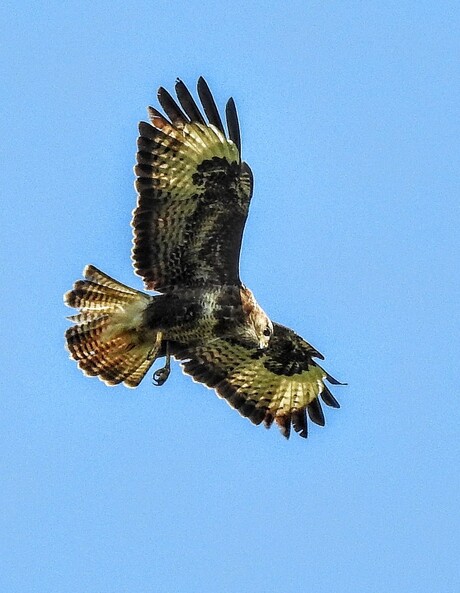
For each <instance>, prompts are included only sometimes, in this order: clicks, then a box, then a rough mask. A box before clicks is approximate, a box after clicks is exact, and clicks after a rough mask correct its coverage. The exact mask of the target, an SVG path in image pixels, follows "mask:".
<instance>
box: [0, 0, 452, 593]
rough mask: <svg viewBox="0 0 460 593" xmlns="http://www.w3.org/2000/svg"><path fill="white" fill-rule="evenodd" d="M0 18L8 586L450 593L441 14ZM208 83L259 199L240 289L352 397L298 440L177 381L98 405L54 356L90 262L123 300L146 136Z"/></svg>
mask: <svg viewBox="0 0 460 593" xmlns="http://www.w3.org/2000/svg"><path fill="white" fill-rule="evenodd" d="M0 19H1V22H2V26H1V30H2V32H1V37H2V41H1V48H2V49H1V52H0V62H1V72H2V84H1V89H0V97H1V98H0V107H1V110H0V113H1V115H0V118H1V124H0V132H1V140H2V141H1V147H0V150H1V170H0V177H1V196H2V219H3V222H2V228H3V234H2V238H3V247H2V253H1V266H2V290H1V291H0V293H1V310H2V314H1V326H2V330H1V342H0V344H1V348H2V372H1V380H0V381H1V390H2V394H1V400H0V403H1V414H0V447H1V456H0V463H1V468H0V475H1V486H0V503H1V514H0V524H1V530H2V534H1V537H0V546H2V547H3V550H1V554H0V555H1V566H0V590H1V591H5V592H7V593H16V592H18V593H29V592H40V593H48V592H50V593H51V592H56V593H92V592H95V593H125V592H126V593H128V592H129V593H147V592H152V591H153V592H155V593H156V592H159V593H163V592H165V593H169V592H176V591H177V592H179V591H180V592H181V593H195V592H196V593H202V592H203V591H204V592H207V591H209V592H213V593H214V592H215V593H241V592H243V593H244V592H251V593H269V592H278V591H283V593H292V592H299V591H308V592H309V593H330V592H331V591H334V593H349V592H350V593H356V592H358V593H360V592H365V593H380V592H382V593H383V592H385V593H388V592H390V593H391V592H393V591H395V592H398V593H399V592H406V591H417V592H420V593H425V592H430V593H433V592H436V593H451V592H453V591H458V590H460V576H459V563H458V559H459V552H460V550H459V541H458V535H459V511H458V509H459V507H460V500H459V454H460V450H459V449H460V447H459V425H460V417H459V416H460V405H459V385H460V381H459V370H458V366H459V363H458V361H459V357H460V343H459V325H460V324H459V321H460V320H459V286H460V283H459V281H460V275H459V243H460V239H459V237H460V234H459V223H460V220H459V197H460V187H459V186H460V184H459V165H460V163H459V155H460V150H459V148H460V147H459V137H460V119H459V111H458V106H459V98H460V93H459V90H460V85H459V56H460V41H459V40H460V36H459V26H460V7H459V4H458V2H443V1H436V2H423V1H421V2H404V1H403V2H401V0H398V1H389V2H354V1H353V2H332V1H326V2H324V1H313V2H306V1H305V0H304V1H298V2H287V3H284V2H283V3H281V2H279V3H278V2H259V3H257V2H243V1H240V0H234V1H233V2H231V3H221V2H210V1H204V2H197V1H195V0H189V1H188V2H174V3H173V2H171V1H169V2H166V1H159V2H156V1H151V2H147V1H144V2H140V1H139V2H118V1H112V2H97V1H96V2H86V1H83V2H73V1H72V2H57V1H47V2H24V1H21V0H19V2H10V1H3V2H2V4H1V8H0ZM199 75H204V76H205V77H206V78H207V80H208V82H209V85H210V86H211V88H212V90H213V92H214V94H215V97H216V100H217V102H218V104H219V105H220V106H223V105H224V102H225V100H226V99H227V98H228V97H229V96H230V95H232V96H233V97H234V98H235V100H236V103H237V107H238V110H239V114H240V119H241V124H242V132H243V152H244V158H245V159H246V160H247V161H248V162H249V163H250V165H251V167H252V169H253V171H254V175H255V195H254V199H253V203H252V207H251V212H250V217H249V221H248V226H247V228H246V233H245V238H244V247H243V255H242V263H241V272H242V277H243V279H244V281H245V282H246V283H247V284H248V285H249V286H250V287H251V288H252V289H253V291H254V292H255V294H256V296H257V298H258V300H259V302H260V303H261V304H262V306H263V307H264V308H265V309H266V311H267V312H268V313H269V314H270V315H271V317H272V318H273V319H275V320H276V321H278V322H281V323H284V324H286V325H289V326H291V327H293V328H295V329H296V330H297V331H298V332H299V333H300V334H301V335H303V336H304V337H305V338H306V339H307V340H308V341H310V342H311V343H312V344H313V345H314V346H315V347H316V348H318V349H319V350H320V351H321V352H323V353H324V354H325V355H326V361H325V366H326V368H327V369H328V370H329V371H330V372H331V373H332V374H333V375H335V376H337V377H338V378H339V379H341V380H343V381H347V382H348V386H347V387H337V388H335V389H334V394H335V395H336V397H337V398H338V399H339V400H340V402H341V404H342V408H341V409H340V410H332V409H329V408H328V409H327V410H326V415H327V425H326V427H325V428H320V427H316V426H310V437H309V439H308V440H307V441H304V440H303V439H300V438H298V437H297V436H296V435H294V436H293V437H291V440H290V441H285V440H284V439H283V438H282V436H281V435H280V434H279V433H278V431H277V430H276V429H274V428H272V429H271V430H270V431H266V430H264V428H263V427H254V426H252V425H251V424H250V423H249V422H248V421H247V420H245V419H243V418H241V417H240V416H239V415H238V414H237V413H236V412H235V411H233V410H231V409H230V408H229V406H227V405H226V403H225V402H224V401H222V400H219V399H218V398H217V397H216V396H215V395H214V394H213V392H211V391H209V390H207V389H206V388H204V387H203V386H200V385H198V384H195V383H193V382H192V381H191V380H190V378H188V377H185V376H184V375H182V373H181V371H180V367H179V366H178V365H177V364H175V365H174V369H173V373H172V375H171V377H170V379H169V380H168V382H167V383H166V384H165V385H164V386H163V387H162V388H161V389H159V388H155V387H153V386H152V384H151V380H150V376H148V377H147V378H146V379H145V380H144V382H143V383H142V385H141V386H140V387H139V388H138V389H137V390H128V389H126V388H124V387H123V386H120V387H116V388H108V387H106V386H105V385H104V384H103V383H101V382H100V381H98V380H97V379H89V378H86V377H84V376H83V375H82V374H81V373H80V372H79V371H78V369H77V368H76V365H75V364H74V363H73V362H72V361H70V360H68V356H67V354H66V352H65V350H64V339H63V333H64V330H65V328H66V326H67V322H66V320H65V315H66V314H69V313H70V311H69V310H67V309H66V308H65V307H64V305H63V303H62V294H63V293H64V292H65V291H66V290H68V289H69V288H70V287H71V286H72V283H73V281H74V280H76V279H77V278H79V277H80V275H81V271H82V269H83V267H84V265H85V264H87V263H93V264H95V265H97V266H98V267H100V268H101V269H103V270H104V271H106V272H107V273H109V274H111V275H113V276H114V277H116V278H118V279H120V280H121V281H123V282H126V283H128V284H131V285H132V286H135V287H137V288H141V280H140V279H139V278H137V277H135V276H134V275H133V272H132V269H131V263H130V247H131V229H130V226H129V223H130V216H131V210H132V209H133V207H134V205H135V193H134V189H133V172H132V166H133V164H134V153H135V146H136V135H137V122H138V121H139V120H140V119H143V118H145V117H146V112H145V106H147V105H148V104H149V103H153V104H156V89H157V88H158V86H160V85H164V86H166V87H168V88H169V89H172V88H173V85H174V81H175V79H176V77H178V76H179V77H181V78H182V79H183V80H184V81H185V82H186V83H187V84H188V85H190V87H191V88H192V89H194V87H195V83H196V80H197V78H198V76H199ZM5 231H6V232H5ZM149 375H150V374H149Z"/></svg>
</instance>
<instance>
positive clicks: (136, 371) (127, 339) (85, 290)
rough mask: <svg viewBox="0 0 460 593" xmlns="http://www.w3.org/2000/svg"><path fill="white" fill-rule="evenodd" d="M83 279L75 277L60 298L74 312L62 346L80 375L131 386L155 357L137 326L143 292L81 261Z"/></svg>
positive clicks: (146, 298) (144, 297)
mask: <svg viewBox="0 0 460 593" xmlns="http://www.w3.org/2000/svg"><path fill="white" fill-rule="evenodd" d="M83 277H84V278H85V280H78V281H77V282H75V284H74V287H73V289H72V290H70V291H69V292H67V293H66V294H65V295H64V302H65V304H66V305H67V306H69V307H74V308H75V309H78V310H79V313H78V314H76V315H72V316H71V317H69V318H68V319H69V320H70V321H73V322H74V323H75V325H74V326H72V327H69V329H68V330H67V331H66V334H65V337H66V340H67V348H68V350H69V353H70V356H71V357H72V358H73V359H74V360H75V361H77V363H78V366H79V368H80V369H81V370H82V371H83V372H84V373H85V374H86V375H91V376H98V377H99V378H100V379H101V380H102V381H104V383H106V384H107V385H116V384H118V383H122V382H123V383H124V384H125V385H127V386H128V387H136V386H137V385H139V383H140V382H141V380H142V379H143V377H144V375H145V373H146V372H147V371H148V369H149V367H150V366H151V365H152V363H153V362H154V360H155V354H156V352H153V351H152V350H153V349H152V343H151V342H146V341H144V340H143V339H142V332H139V331H138V330H139V328H140V326H141V323H142V317H143V312H144V310H145V307H146V306H147V305H148V304H149V303H150V302H151V298H152V297H150V296H149V295H146V294H144V293H143V292H139V291H138V290H134V289H132V288H129V287H128V286H125V285H124V284H121V283H120V282H117V281H116V280H114V279H113V278H110V276H107V275H106V274H104V273H103V272H101V271H100V270H98V269H97V268H95V267H94V266H86V268H85V269H84V271H83Z"/></svg>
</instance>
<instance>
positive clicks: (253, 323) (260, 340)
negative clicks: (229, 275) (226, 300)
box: [240, 286, 273, 349]
mask: <svg viewBox="0 0 460 593" xmlns="http://www.w3.org/2000/svg"><path fill="white" fill-rule="evenodd" d="M240 293H241V303H242V306H243V311H244V313H245V314H246V324H245V334H246V335H245V338H246V339H248V340H249V341H250V342H252V343H254V344H255V345H257V347H258V348H260V349H264V348H267V346H268V344H269V342H270V338H271V337H272V335H273V323H272V321H271V319H270V318H269V317H268V315H267V314H266V313H265V311H264V310H263V309H262V307H261V306H260V305H259V303H258V302H257V301H256V299H255V298H254V295H253V294H252V292H251V291H250V290H249V288H246V287H245V286H244V287H242V288H241V291H240Z"/></svg>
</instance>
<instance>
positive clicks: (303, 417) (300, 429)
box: [292, 410, 308, 439]
mask: <svg viewBox="0 0 460 593" xmlns="http://www.w3.org/2000/svg"><path fill="white" fill-rule="evenodd" d="M292 426H293V428H294V430H295V431H296V432H297V433H298V435H299V436H300V437H302V438H304V439H306V438H307V437H308V425H307V413H306V411H305V410H300V411H298V412H293V413H292Z"/></svg>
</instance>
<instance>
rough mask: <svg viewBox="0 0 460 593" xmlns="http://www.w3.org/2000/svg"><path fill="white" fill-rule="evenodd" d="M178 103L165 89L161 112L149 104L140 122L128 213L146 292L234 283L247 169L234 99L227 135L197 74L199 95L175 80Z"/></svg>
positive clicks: (244, 213)
mask: <svg viewBox="0 0 460 593" xmlns="http://www.w3.org/2000/svg"><path fill="white" fill-rule="evenodd" d="M175 88H176V93H177V97H178V100H179V103H180V106H179V104H178V103H176V101H175V100H174V99H173V98H172V97H171V95H170V94H169V93H168V92H167V91H166V90H165V89H164V88H160V89H159V91H158V99H159V102H160V104H161V106H162V107H163V109H164V111H165V113H166V115H167V117H168V118H169V119H167V118H166V117H165V116H164V115H162V114H161V113H159V112H158V111H157V110H156V109H154V108H152V107H150V108H149V116H150V120H151V124H148V123H145V122H141V123H140V125H139V132H140V136H139V139H138V153H137V165H136V167H135V173H136V176H137V180H136V189H137V191H138V194H139V195H138V203H137V208H136V209H135V211H134V213H133V221H132V226H133V228H134V241H133V251H132V259H133V263H134V268H135V271H136V273H137V274H139V275H140V276H142V277H143V279H144V283H145V286H146V288H147V289H150V290H157V291H159V292H165V291H169V290H172V289H173V288H175V287H179V286H182V287H184V286H187V287H191V286H195V287H201V286H207V285H208V286H209V285H212V284H218V285H222V284H232V285H233V284H239V283H240V280H239V254H240V248H241V240H242V235H243V229H244V224H245V222H246V218H247V214H248V208H249V202H250V200H251V196H252V174H251V170H250V169H249V167H248V166H247V165H246V164H245V163H243V162H242V161H241V143H240V133H239V125H238V117H237V113H236V108H235V104H234V102H233V99H230V100H229V101H228V103H227V107H226V120H227V128H228V133H227V134H226V132H225V130H224V127H223V125H222V121H221V119H220V116H219V112H218V110H217V107H216V104H215V102H214V99H213V97H212V95H211V92H210V90H209V87H208V85H207V84H206V82H205V80H204V79H203V78H200V79H199V80H198V95H199V97H200V99H201V103H202V105H203V108H204V113H205V115H206V117H207V119H208V123H207V122H206V121H205V117H204V115H203V114H202V113H201V111H200V109H199V108H198V106H197V104H196V103H195V101H194V99H193V97H192V95H191V94H190V92H189V91H188V90H187V88H186V86H185V85H184V83H183V82H181V81H180V80H179V81H177V83H176V87H175Z"/></svg>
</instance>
